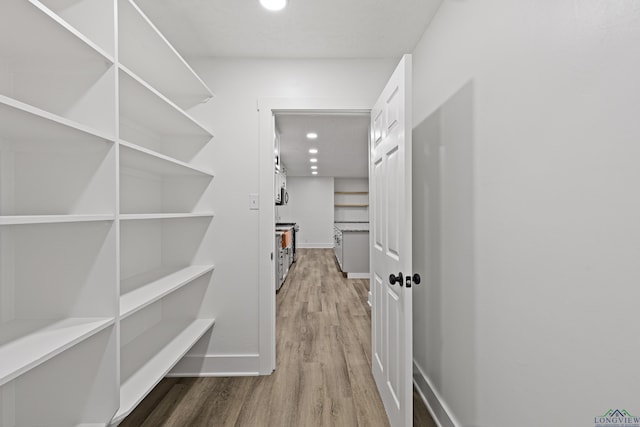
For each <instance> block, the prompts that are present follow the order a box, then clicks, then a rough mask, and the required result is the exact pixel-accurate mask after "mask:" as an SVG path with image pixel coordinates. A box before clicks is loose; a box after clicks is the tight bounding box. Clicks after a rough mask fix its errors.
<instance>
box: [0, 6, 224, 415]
mask: <svg viewBox="0 0 640 427" xmlns="http://www.w3.org/2000/svg"><path fill="white" fill-rule="evenodd" d="M212 96H213V94H212V93H211V91H210V90H209V88H208V87H207V86H206V84H204V82H203V81H202V80H201V79H200V77H198V75H197V74H196V73H195V72H194V71H193V69H192V68H191V67H190V66H189V65H188V64H187V62H186V61H185V60H184V59H183V58H182V57H181V56H180V55H179V54H178V52H177V51H176V50H175V49H174V48H173V47H172V46H171V44H170V43H169V42H168V41H167V40H166V38H165V37H164V36H162V34H161V33H160V32H159V31H158V30H157V28H156V27H155V26H154V25H153V24H152V23H151V21H150V20H149V19H148V18H147V17H146V16H145V15H144V13H143V12H142V11H141V9H140V8H138V6H137V5H136V4H135V3H134V1H132V0H73V1H60V0H3V1H2V2H0V425H1V426H3V427H4V426H7V427H17V426H29V425H47V426H109V425H116V424H117V423H119V422H120V421H121V420H122V419H123V418H124V417H125V416H126V415H127V414H129V413H130V412H131V411H132V410H133V408H135V406H136V405H137V404H138V403H139V402H140V401H141V400H142V399H143V398H144V396H145V395H146V394H147V393H148V392H149V391H150V390H151V389H152V388H153V387H154V386H155V385H156V384H157V383H158V382H159V381H160V380H161V379H162V377H164V376H165V375H166V374H167V373H168V372H169V370H170V369H171V368H172V367H173V366H174V365H175V364H176V363H177V362H178V361H179V360H180V358H182V357H183V356H184V355H185V354H186V352H188V351H189V349H191V347H192V346H193V345H194V344H195V343H196V342H197V341H198V340H200V339H201V338H202V337H206V336H208V335H209V334H211V331H212V327H213V324H214V316H213V313H212V309H211V306H212V304H211V303H210V301H209V300H210V295H211V288H212V280H213V271H214V266H213V259H212V254H213V248H212V245H213V242H212V222H213V218H214V213H213V208H214V207H213V206H212V190H213V181H214V175H213V173H212V172H211V171H209V170H207V169H206V168H203V167H202V165H203V164H206V158H202V156H201V151H203V150H202V149H203V148H204V147H205V146H206V145H207V144H209V143H210V142H211V141H212V138H213V134H212V132H211V131H209V130H208V129H207V128H206V127H204V126H202V125H201V124H200V123H198V121H196V120H194V119H193V118H192V117H191V115H190V113H189V110H190V109H191V108H192V107H194V106H196V105H197V104H199V103H202V102H206V101H207V100H209V99H210V98H211V97H212ZM205 151H206V150H205Z"/></svg>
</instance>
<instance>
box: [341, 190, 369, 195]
mask: <svg viewBox="0 0 640 427" xmlns="http://www.w3.org/2000/svg"><path fill="white" fill-rule="evenodd" d="M334 194H361V195H365V194H369V192H368V191H336V192H335V193H334Z"/></svg>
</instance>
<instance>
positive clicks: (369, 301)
mask: <svg viewBox="0 0 640 427" xmlns="http://www.w3.org/2000/svg"><path fill="white" fill-rule="evenodd" d="M371 298H372V295H371V291H369V297H368V298H367V303H368V304H369V307H371V306H372V305H371V301H372V299H371Z"/></svg>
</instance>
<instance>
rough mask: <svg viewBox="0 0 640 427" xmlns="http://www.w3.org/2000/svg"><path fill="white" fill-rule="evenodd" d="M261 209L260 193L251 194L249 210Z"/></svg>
mask: <svg viewBox="0 0 640 427" xmlns="http://www.w3.org/2000/svg"><path fill="white" fill-rule="evenodd" d="M259 209H260V195H259V194H258V193H250V194H249V210H252V211H257V210H259Z"/></svg>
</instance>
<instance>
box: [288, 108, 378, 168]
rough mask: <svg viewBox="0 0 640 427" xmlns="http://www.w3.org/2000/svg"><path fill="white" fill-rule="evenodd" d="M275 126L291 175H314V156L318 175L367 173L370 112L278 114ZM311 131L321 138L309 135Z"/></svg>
mask: <svg viewBox="0 0 640 427" xmlns="http://www.w3.org/2000/svg"><path fill="white" fill-rule="evenodd" d="M276 127H277V129H278V131H279V132H280V152H281V158H282V164H283V165H284V166H285V167H286V168H287V175H288V176H311V167H310V166H311V165H312V163H311V162H310V161H309V159H310V158H311V157H315V158H317V159H318V162H317V163H315V164H316V165H318V172H319V173H318V176H335V177H345V178H346V177H363V178H364V177H367V176H368V168H367V153H368V150H367V146H368V141H369V138H368V132H369V115H368V114H366V115H355V114H276ZM308 132H316V133H317V134H318V138H317V139H316V140H310V139H307V137H306V135H307V133H308ZM310 148H317V149H318V154H313V155H312V154H309V149H310Z"/></svg>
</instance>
